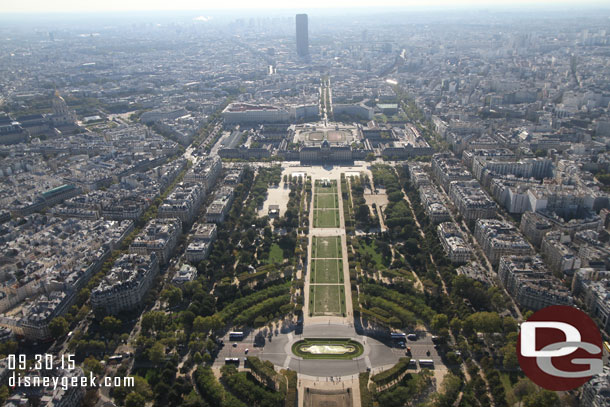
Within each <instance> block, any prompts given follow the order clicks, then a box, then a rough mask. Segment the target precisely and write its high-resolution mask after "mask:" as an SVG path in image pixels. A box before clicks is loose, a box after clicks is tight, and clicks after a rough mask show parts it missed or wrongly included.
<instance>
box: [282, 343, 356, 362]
mask: <svg viewBox="0 0 610 407" xmlns="http://www.w3.org/2000/svg"><path fill="white" fill-rule="evenodd" d="M292 353H293V354H294V355H296V356H298V357H301V358H303V359H344V360H351V359H354V358H357V357H359V356H360V355H362V354H363V353H364V346H362V344H361V343H360V342H357V341H354V340H352V339H333V338H305V339H302V340H299V341H297V342H295V343H294V344H293V345H292Z"/></svg>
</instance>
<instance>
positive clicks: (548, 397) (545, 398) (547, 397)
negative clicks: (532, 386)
mask: <svg viewBox="0 0 610 407" xmlns="http://www.w3.org/2000/svg"><path fill="white" fill-rule="evenodd" d="M523 405H524V406H525V407H554V406H557V405H559V396H558V395H557V393H555V392H553V391H549V390H542V391H539V392H538V393H535V394H530V395H528V396H525V397H524V398H523Z"/></svg>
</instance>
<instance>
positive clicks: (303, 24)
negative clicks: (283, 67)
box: [297, 14, 309, 57]
mask: <svg viewBox="0 0 610 407" xmlns="http://www.w3.org/2000/svg"><path fill="white" fill-rule="evenodd" d="M297 53H298V54H299V56H301V57H306V56H307V55H309V33H308V26H307V14H297Z"/></svg>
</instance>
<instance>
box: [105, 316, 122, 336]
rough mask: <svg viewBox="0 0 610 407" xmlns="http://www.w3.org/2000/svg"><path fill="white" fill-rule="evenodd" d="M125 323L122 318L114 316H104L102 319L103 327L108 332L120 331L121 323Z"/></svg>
mask: <svg viewBox="0 0 610 407" xmlns="http://www.w3.org/2000/svg"><path fill="white" fill-rule="evenodd" d="M122 324H123V323H122V322H121V320H120V319H118V318H116V317H113V316H107V317H104V319H103V320H102V323H101V324H100V325H101V327H102V329H103V330H104V331H106V332H112V333H114V332H118V331H119V329H121V325H122Z"/></svg>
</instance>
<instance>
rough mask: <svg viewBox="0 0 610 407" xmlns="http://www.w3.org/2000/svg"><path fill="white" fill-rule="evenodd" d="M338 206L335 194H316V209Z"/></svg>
mask: <svg viewBox="0 0 610 407" xmlns="http://www.w3.org/2000/svg"><path fill="white" fill-rule="evenodd" d="M338 207H339V202H338V198H337V194H316V206H315V208H316V209H337V208H338Z"/></svg>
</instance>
